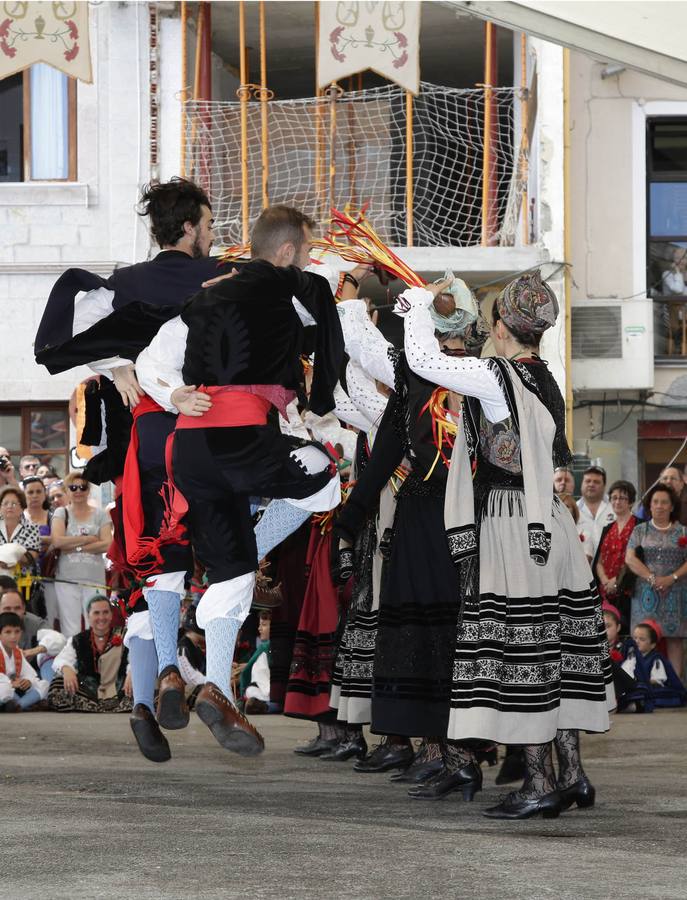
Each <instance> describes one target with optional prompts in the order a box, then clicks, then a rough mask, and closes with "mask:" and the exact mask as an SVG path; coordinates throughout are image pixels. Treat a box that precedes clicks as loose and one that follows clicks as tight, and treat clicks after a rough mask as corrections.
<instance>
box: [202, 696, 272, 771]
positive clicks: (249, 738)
mask: <svg viewBox="0 0 687 900" xmlns="http://www.w3.org/2000/svg"><path fill="white" fill-rule="evenodd" d="M195 710H196V712H197V713H198V716H199V717H200V719H201V721H202V722H204V723H205V724H206V725H207V726H208V728H209V729H210V731H211V732H212V733H213V735H214V736H215V738H216V739H217V741H218V743H219V744H220V745H221V746H222V747H224V749H225V750H231V751H232V752H233V753H238V754H239V756H257V755H258V753H262V751H263V750H264V749H265V741H264V740H263V738H262V735H261V734H260V732H259V731H258V730H257V728H254V727H253V726H252V725H251V724H250V722H249V721H248V719H247V718H246V717H245V716H244V715H242V714H241V713H240V712H239V711H238V709H237V708H236V707H235V706H234V704H233V703H231V701H229V700H227V698H226V697H225V696H224V694H223V693H222V691H220V689H219V688H218V687H217V685H215V684H213V683H212V682H211V681H208V682H206V683H205V684H204V685H203V687H202V688H201V691H200V693H199V694H198V699H197V700H196V705H195Z"/></svg>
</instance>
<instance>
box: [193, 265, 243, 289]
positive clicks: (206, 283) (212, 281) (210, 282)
mask: <svg viewBox="0 0 687 900" xmlns="http://www.w3.org/2000/svg"><path fill="white" fill-rule="evenodd" d="M237 272H238V269H232V270H231V272H227V274H226V275H218V276H217V278H209V279H208V280H207V281H204V282H203V283H202V284H201V287H204V288H208V287H212V286H213V284H219V283H220V281H226V279H227V278H233V277H234V275H236V274H237Z"/></svg>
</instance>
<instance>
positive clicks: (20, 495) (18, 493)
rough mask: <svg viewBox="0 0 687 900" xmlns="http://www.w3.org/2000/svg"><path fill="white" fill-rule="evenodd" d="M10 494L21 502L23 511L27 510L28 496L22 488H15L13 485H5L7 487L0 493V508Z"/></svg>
mask: <svg viewBox="0 0 687 900" xmlns="http://www.w3.org/2000/svg"><path fill="white" fill-rule="evenodd" d="M8 494H14V496H15V497H16V498H17V500H18V501H19V504H20V506H21V508H22V509H26V494H25V493H24V491H22V489H21V488H19V487H15V486H14V485H13V484H8V485H5V487H4V488H3V489H2V490H1V491H0V506H1V505H2V501H3V500H4V499H5V497H7V496H8Z"/></svg>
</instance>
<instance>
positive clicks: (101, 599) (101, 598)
mask: <svg viewBox="0 0 687 900" xmlns="http://www.w3.org/2000/svg"><path fill="white" fill-rule="evenodd" d="M94 603H107V605H108V606H109V607H110V608H111V607H112V604H111V603H110V601H109V600H108V599H107V597H106V596H105V595H104V594H94V596H93V597H91V599H90V600H89V601H88V603H87V604H86V613H89V612H90V611H91V607H92V606H93V604H94Z"/></svg>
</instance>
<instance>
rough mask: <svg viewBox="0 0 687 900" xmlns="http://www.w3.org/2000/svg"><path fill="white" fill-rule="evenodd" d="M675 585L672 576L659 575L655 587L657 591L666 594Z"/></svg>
mask: <svg viewBox="0 0 687 900" xmlns="http://www.w3.org/2000/svg"><path fill="white" fill-rule="evenodd" d="M674 583H675V582H674V580H673V576H672V575H658V576H657V577H656V578H655V580H654V587H655V588H656V590H657V591H660V592H661V593H664V592H665V591H669V590H670V589H671V587H672V586H673V584H674Z"/></svg>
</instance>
